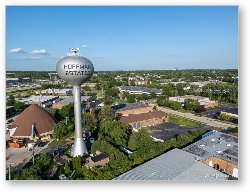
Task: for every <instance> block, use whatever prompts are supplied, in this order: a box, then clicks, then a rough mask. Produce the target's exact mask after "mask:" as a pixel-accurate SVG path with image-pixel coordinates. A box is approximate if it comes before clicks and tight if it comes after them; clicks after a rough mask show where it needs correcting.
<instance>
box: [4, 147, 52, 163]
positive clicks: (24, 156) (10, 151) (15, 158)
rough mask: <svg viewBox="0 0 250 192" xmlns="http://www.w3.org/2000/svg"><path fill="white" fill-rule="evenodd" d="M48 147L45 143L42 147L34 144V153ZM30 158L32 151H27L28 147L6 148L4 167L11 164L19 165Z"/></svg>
mask: <svg viewBox="0 0 250 192" xmlns="http://www.w3.org/2000/svg"><path fill="white" fill-rule="evenodd" d="M47 147H48V144H46V145H45V146H43V147H38V146H36V147H35V149H34V154H35V155H37V154H39V153H40V152H41V151H42V150H44V149H45V148H47ZM31 158H32V151H28V148H25V147H21V148H7V149H6V168H7V167H8V166H9V165H11V166H12V167H16V166H19V165H23V164H25V163H27V162H29V161H30V159H31Z"/></svg>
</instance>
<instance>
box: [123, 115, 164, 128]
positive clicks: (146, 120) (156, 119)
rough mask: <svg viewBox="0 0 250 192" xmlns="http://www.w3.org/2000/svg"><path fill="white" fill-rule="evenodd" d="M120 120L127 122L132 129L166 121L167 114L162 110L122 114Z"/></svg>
mask: <svg viewBox="0 0 250 192" xmlns="http://www.w3.org/2000/svg"><path fill="white" fill-rule="evenodd" d="M119 121H120V122H123V123H127V124H129V125H130V126H131V127H132V128H133V130H134V131H138V129H140V128H142V127H148V126H154V125H158V124H161V123H165V122H168V115H167V113H165V112H163V111H152V112H148V113H141V114H136V115H129V116H122V117H121V118H120V119H119Z"/></svg>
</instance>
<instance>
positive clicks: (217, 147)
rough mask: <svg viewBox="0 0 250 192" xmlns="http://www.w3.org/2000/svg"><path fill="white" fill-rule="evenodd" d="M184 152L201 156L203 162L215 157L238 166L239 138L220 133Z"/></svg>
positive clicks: (206, 138) (200, 141) (189, 147)
mask: <svg viewBox="0 0 250 192" xmlns="http://www.w3.org/2000/svg"><path fill="white" fill-rule="evenodd" d="M183 150H184V151H186V152H189V153H192V154H195V155H197V156H199V158H200V159H202V160H205V159H208V158H210V157H213V156H214V157H218V158H220V159H224V160H226V161H228V162H231V163H233V164H235V165H238V138H237V137H235V136H232V135H229V134H225V133H222V132H219V131H217V132H214V133H213V134H211V135H209V136H207V137H205V138H203V139H201V140H199V141H197V142H195V143H193V144H191V145H189V146H187V147H185V148H184V149H183Z"/></svg>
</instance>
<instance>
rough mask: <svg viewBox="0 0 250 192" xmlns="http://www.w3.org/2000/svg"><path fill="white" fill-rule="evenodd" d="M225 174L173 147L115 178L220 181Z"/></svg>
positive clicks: (224, 177) (223, 178)
mask: <svg viewBox="0 0 250 192" xmlns="http://www.w3.org/2000/svg"><path fill="white" fill-rule="evenodd" d="M226 179H227V176H226V175H225V174H224V173H221V172H219V171H218V170H216V169H213V168H212V167H209V166H208V165H205V164H203V163H201V162H199V161H197V160H196V156H195V155H193V154H191V153H188V152H185V151H183V150H180V149H173V150H171V151H169V152H167V153H164V154H163V155H161V156H159V157H156V158H154V159H152V160H150V161H148V162H146V163H144V164H142V165H140V166H138V167H136V168H134V169H131V170H130V171H128V172H126V173H123V174H122V175H120V176H118V177H116V178H115V180H174V181H175V180H182V181H194V180H196V181H202V180H203V181H211V180H213V181H220V180H226Z"/></svg>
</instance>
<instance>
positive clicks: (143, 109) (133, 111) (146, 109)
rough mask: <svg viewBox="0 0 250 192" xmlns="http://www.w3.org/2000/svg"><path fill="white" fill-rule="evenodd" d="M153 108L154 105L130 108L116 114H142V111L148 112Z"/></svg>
mask: <svg viewBox="0 0 250 192" xmlns="http://www.w3.org/2000/svg"><path fill="white" fill-rule="evenodd" d="M152 110H153V107H150V106H148V107H143V108H138V109H130V110H126V111H117V112H115V113H116V114H122V116H129V115H135V114H141V113H148V112H150V111H152Z"/></svg>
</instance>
